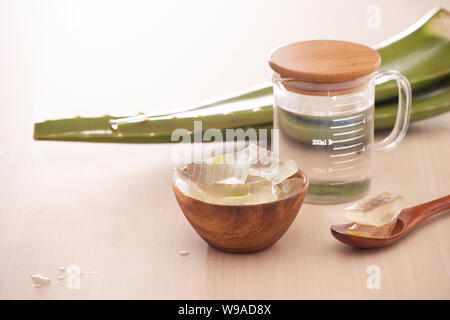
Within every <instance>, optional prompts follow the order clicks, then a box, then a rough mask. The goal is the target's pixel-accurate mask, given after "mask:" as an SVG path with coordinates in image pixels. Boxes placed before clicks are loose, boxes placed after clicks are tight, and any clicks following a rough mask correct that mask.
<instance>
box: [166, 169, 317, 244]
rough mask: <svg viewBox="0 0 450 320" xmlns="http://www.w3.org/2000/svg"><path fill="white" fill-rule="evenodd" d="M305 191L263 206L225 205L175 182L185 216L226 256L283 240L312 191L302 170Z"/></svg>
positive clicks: (297, 176)
mask: <svg viewBox="0 0 450 320" xmlns="http://www.w3.org/2000/svg"><path fill="white" fill-rule="evenodd" d="M291 178H301V179H303V181H304V185H303V187H302V188H301V189H300V190H299V191H297V192H296V193H294V194H293V195H291V196H289V197H287V198H284V199H281V200H277V201H273V202H268V203H263V204H252V205H221V204H213V203H208V202H204V201H201V200H198V199H195V198H192V197H190V196H188V195H186V194H185V193H183V192H182V191H181V190H180V189H179V188H178V187H177V186H176V185H175V183H174V182H172V187H173V191H174V193H175V197H176V198H177V201H178V204H179V205H180V208H181V210H182V211H183V213H184V216H185V217H186V219H187V220H188V221H189V223H190V224H191V225H192V227H193V228H194V229H195V231H197V233H198V234H199V235H200V237H202V238H203V240H205V241H206V242H207V243H208V244H209V245H211V246H212V247H214V248H216V249H218V250H222V251H226V252H240V253H244V252H255V251H260V250H263V249H266V248H268V247H270V246H271V245H272V244H274V243H275V242H276V241H277V240H278V239H280V238H281V237H282V236H283V234H284V233H285V232H286V231H287V229H288V228H289V226H290V225H291V224H292V222H293V221H294V219H295V217H296V216H297V213H298V211H299V210H300V207H301V205H302V203H303V199H304V198H305V195H306V191H307V190H308V185H309V179H308V176H307V175H306V174H305V173H304V172H303V171H301V170H298V172H297V173H296V174H294V175H292V176H291Z"/></svg>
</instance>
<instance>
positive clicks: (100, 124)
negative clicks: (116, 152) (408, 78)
mask: <svg viewBox="0 0 450 320" xmlns="http://www.w3.org/2000/svg"><path fill="white" fill-rule="evenodd" d="M197 112H200V111H197ZM183 115H184V117H181V116H183ZM111 119H117V117H111V116H108V115H105V116H103V117H95V118H81V117H77V118H73V119H59V120H48V121H45V122H40V123H36V124H35V132H34V138H35V139H36V140H60V141H90V142H133V143H152V142H171V136H172V132H173V131H174V130H176V129H185V130H187V131H190V132H192V131H193V130H194V121H195V120H202V131H205V130H207V129H211V128H214V129H219V130H222V134H225V129H228V128H244V129H248V128H250V127H252V128H254V129H256V130H257V133H259V132H258V130H259V129H271V128H272V106H271V105H267V104H266V105H260V106H259V107H255V108H252V109H244V110H240V111H236V112H229V113H227V114H223V113H220V114H217V113H213V114H209V115H208V114H205V115H204V116H198V115H195V116H190V117H189V113H185V114H180V115H177V117H174V116H165V117H156V118H151V119H149V120H147V121H143V122H141V123H133V124H124V125H121V126H120V128H119V130H117V131H113V130H111V128H110V126H109V120H111ZM249 119H250V120H249ZM268 134H270V132H268ZM224 137H225V136H224ZM191 139H193V138H192V135H191Z"/></svg>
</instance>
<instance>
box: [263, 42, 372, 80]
mask: <svg viewBox="0 0 450 320" xmlns="http://www.w3.org/2000/svg"><path fill="white" fill-rule="evenodd" d="M380 63H381V57H380V55H379V54H378V52H377V51H376V50H374V49H372V48H369V47H367V46H365V45H362V44H358V43H353V42H347V41H337V40H311V41H302V42H294V43H291V44H288V45H285V46H282V47H280V48H277V49H275V50H274V51H272V52H271V54H270V56H269V64H270V67H271V68H272V69H273V70H274V71H275V72H276V73H278V74H279V75H280V76H281V78H294V79H297V80H299V81H304V82H316V83H336V82H346V81H351V80H354V79H356V78H360V77H363V76H365V75H368V74H370V73H372V72H374V71H375V70H377V69H378V67H379V66H380Z"/></svg>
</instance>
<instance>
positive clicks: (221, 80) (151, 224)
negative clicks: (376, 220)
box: [0, 0, 450, 299]
mask: <svg viewBox="0 0 450 320" xmlns="http://www.w3.org/2000/svg"><path fill="white" fill-rule="evenodd" d="M157 3H158V4H157ZM372 4H373V1H370V0H366V1H341V2H339V4H337V2H335V1H332V0H323V1H314V2H310V1H305V2H302V1H295V2H294V1H292V2H287V1H286V2H279V1H265V2H264V5H262V4H261V2H260V1H245V2H242V1H227V2H226V4H225V3H224V2H211V1H200V0H199V1H197V0H196V1H195V3H194V4H193V3H192V2H189V3H186V4H184V2H181V1H177V2H171V1H167V2H148V1H143V2H132V3H130V2H129V1H127V2H118V1H114V2H113V1H105V2H101V1H89V2H69V1H63V0H61V1H54V2H50V1H49V2H45V4H43V2H39V1H0V18H1V19H0V21H1V22H2V28H1V29H0V44H1V45H0V46H1V48H0V49H1V50H0V63H1V68H0V70H1V72H0V89H1V90H0V111H1V116H0V298H2V299H14V298H26V299H51V298H56V299H66V298H70V299H72V298H73V299H81V298H87V299H91V298H124V299H134V298H138V299H140V298H150V299H165V298H186V299H196V298H212V299H215V298H221V299H227V298H231V299H233V298H236V299H245V298H254V299H258V298H261V299H263V298H267V299H271V298H273V299H278V298H286V299H291V298H292V299H303V298H343V299H359V298H368V299H376V298H388V299H390V298H446V299H449V298H450V233H449V230H450V215H449V214H448V213H442V214H440V215H437V216H436V217H433V218H432V219H430V220H429V221H428V222H426V223H425V224H424V225H423V226H422V227H420V228H419V229H417V230H416V231H414V232H413V233H412V234H410V235H409V236H408V237H407V238H405V239H403V240H402V241H401V242H399V243H398V244H396V245H393V246H391V247H388V248H385V249H380V250H355V249H351V248H349V247H346V246H344V245H343V244H341V243H338V242H337V241H336V240H334V238H333V237H332V236H331V235H330V232H329V226H330V225H331V224H335V223H340V222H342V221H344V219H343V216H342V209H343V208H344V207H345V206H346V205H335V206H313V205H306V204H305V205H304V206H303V207H302V209H301V210H300V213H299V215H298V217H297V218H296V220H295V221H294V223H293V225H292V226H291V228H290V229H289V230H288V232H287V233H286V234H285V235H284V236H283V238H281V239H280V241H279V242H277V243H276V244H275V245H274V246H273V247H271V248H270V249H268V250H266V251H263V252H260V253H256V254H244V255H235V254H226V253H222V252H219V251H216V250H214V249H212V248H210V247H209V246H208V245H207V244H206V243H205V242H204V241H203V240H202V239H201V238H200V237H199V236H198V235H197V234H196V233H195V231H194V230H193V229H192V228H191V226H190V225H189V223H188V222H187V220H186V219H185V218H184V216H183V214H182V213H181V211H180V209H179V207H178V205H177V203H176V201H175V198H174V195H173V193H172V190H171V186H170V179H171V175H172V167H173V166H172V164H171V161H170V152H171V150H172V148H173V145H169V144H157V145H119V144H88V143H61V142H35V141H33V140H32V124H33V121H34V120H41V119H42V117H48V116H52V117H58V116H62V115H74V114H82V115H85V114H89V112H90V111H92V112H93V113H100V114H102V113H104V112H108V113H111V114H122V113H126V114H133V113H134V112H136V111H140V110H143V109H144V111H147V110H148V111H152V110H154V109H160V108H161V106H168V107H170V106H178V105H183V104H188V103H192V102H195V101H198V100H200V99H203V98H208V97H213V96H216V95H219V94H223V93H227V92H229V91H231V90H235V89H239V88H245V87H247V86H250V85H253V84H257V83H261V82H266V81H268V80H269V79H270V69H269V68H268V66H267V62H266V59H267V53H268V52H269V50H270V49H271V48H273V47H276V46H278V45H281V44H282V43H285V42H289V41H295V40H304V39H314V38H334V39H343V40H351V41H357V42H362V43H365V44H369V45H373V44H376V43H378V42H380V41H381V40H384V39H386V38H388V37H390V36H393V35H394V34H396V33H398V32H400V31H402V30H404V29H405V28H406V27H408V26H410V25H411V24H412V23H413V22H415V21H416V20H417V19H419V18H420V17H421V16H423V15H424V14H425V13H426V12H427V11H428V10H430V9H431V8H432V7H433V6H435V5H444V6H447V8H448V5H449V2H448V0H430V1H426V2H424V1H415V2H414V4H413V5H412V4H411V0H404V1H396V2H395V3H394V2H392V1H389V0H383V1H381V0H380V1H377V5H378V6H379V8H380V10H381V19H382V20H381V26H380V29H369V28H368V27H367V26H366V22H367V19H368V14H367V9H368V6H369V5H372ZM199 6H201V7H202V10H197V8H198V7H199ZM325 8H326V9H325ZM281 21H283V23H281ZM323 21H327V23H323ZM205 26H207V28H205ZM330 26H334V27H330ZM187 62H188V63H187ZM170 70H177V74H176V77H175V78H174V74H172V73H171V72H167V71H170ZM141 106H148V107H147V108H143V109H141ZM152 107H153V108H154V109H152ZM449 141H450V114H446V115H442V116H439V117H436V118H433V119H429V120H425V121H422V122H420V123H417V124H414V125H413V126H412V127H411V128H410V130H409V132H408V133H407V135H406V138H405V139H404V141H402V142H401V143H400V145H399V146H398V147H397V148H396V149H394V150H393V151H391V152H388V153H383V154H377V155H375V156H374V161H373V164H374V165H373V186H372V189H371V195H375V194H376V193H378V192H381V191H385V190H389V191H392V192H397V193H399V194H402V195H404V197H405V200H406V205H408V206H409V205H415V204H418V203H421V202H425V201H429V200H432V199H435V198H438V197H442V196H444V195H447V194H448V193H450V142H449ZM180 250H187V251H190V255H188V256H180V255H178V254H177V253H178V252H179V251H180ZM70 265H76V266H79V267H80V268H81V270H82V271H102V273H101V274H96V275H94V274H92V275H85V276H83V277H82V281H81V287H80V289H74V290H69V289H68V288H67V287H65V286H64V287H63V286H60V285H57V284H56V283H55V282H56V281H57V278H58V275H59V271H58V267H61V266H65V267H67V266H70ZM370 265H377V266H379V268H380V270H381V289H380V290H369V289H368V288H367V286H366V281H367V278H368V277H369V274H367V273H366V270H367V268H368V266H370ZM29 272H33V273H34V272H36V273H41V274H43V275H46V276H49V277H50V278H51V279H52V280H53V283H52V284H51V285H50V286H48V287H45V288H41V289H36V288H33V287H32V286H31V285H32V282H31V280H30V278H29V276H28V273H29Z"/></svg>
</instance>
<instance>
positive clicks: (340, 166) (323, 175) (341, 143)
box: [271, 42, 411, 203]
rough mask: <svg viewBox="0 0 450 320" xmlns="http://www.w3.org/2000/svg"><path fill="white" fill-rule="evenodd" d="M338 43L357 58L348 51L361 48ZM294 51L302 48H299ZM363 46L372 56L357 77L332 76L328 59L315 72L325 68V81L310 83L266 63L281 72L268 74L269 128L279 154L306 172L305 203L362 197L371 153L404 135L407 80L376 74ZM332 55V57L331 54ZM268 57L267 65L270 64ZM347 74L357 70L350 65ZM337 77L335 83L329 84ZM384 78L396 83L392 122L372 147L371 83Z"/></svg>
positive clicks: (408, 99) (397, 75)
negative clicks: (272, 129) (271, 116)
mask: <svg viewBox="0 0 450 320" xmlns="http://www.w3.org/2000/svg"><path fill="white" fill-rule="evenodd" d="M339 44H342V42H340V43H339ZM343 45H344V47H346V46H350V49H349V50H350V51H351V52H350V56H352V57H353V59H357V57H358V55H355V53H354V52H353V51H354V50H353V49H357V51H358V52H357V53H358V54H359V53H360V52H361V47H360V46H361V45H357V44H351V43H350V44H349V43H346V42H343ZM353 45H355V46H356V48H355V47H354V46H353ZM288 46H289V45H288ZM335 46H336V43H334V42H332V43H326V44H325V46H324V47H325V51H327V50H330V49H333V48H334V47H335ZM299 47H300V48H302V46H301V45H300V46H299ZM299 47H297V51H298V48H299ZM362 47H363V48H362V49H363V50H362V52H363V53H365V52H366V51H367V52H369V54H370V55H371V57H372V56H373V61H374V63H372V65H371V66H370V68H366V69H365V71H364V72H361V73H358V72H353V74H357V76H347V77H342V75H341V77H340V78H339V77H336V74H337V73H336V71H334V70H336V69H333V66H330V64H333V63H339V61H338V62H336V61H334V60H335V59H336V58H333V59H331V61H330V59H328V60H327V61H324V65H325V68H322V69H320V70H325V72H326V70H328V72H329V73H328V76H326V77H324V78H325V81H328V82H317V80H318V79H319V80H320V79H321V78H320V77H319V78H317V77H316V79H313V80H315V81H316V82H312V81H311V80H310V79H311V75H308V76H305V75H304V74H300V76H299V74H298V73H295V72H294V73H291V74H289V72H286V70H283V69H280V68H277V66H275V67H274V66H273V64H271V66H272V68H273V69H274V70H276V71H280V73H281V74H280V73H278V72H276V71H275V72H274V74H273V85H274V127H275V128H277V129H279V150H280V153H282V154H286V155H287V156H288V157H290V158H292V159H295V160H296V161H297V164H298V166H299V167H300V168H301V169H302V170H304V171H305V172H306V173H307V174H308V176H309V178H310V186H309V190H308V194H307V196H306V201H307V202H310V203H337V202H345V201H351V200H355V199H358V198H360V197H362V196H364V195H365V194H367V193H368V191H369V189H370V184H371V176H370V169H371V161H372V154H373V152H380V151H387V150H390V149H392V148H394V147H395V146H396V145H397V144H398V143H399V142H400V140H401V139H402V138H403V137H404V135H405V133H406V131H407V128H408V123H409V116H410V108H411V88H410V85H409V82H408V80H407V79H406V78H405V77H404V76H403V75H402V74H400V73H399V72H397V71H393V70H384V71H375V70H376V69H377V68H378V65H379V62H377V58H378V59H379V56H378V54H377V53H376V51H375V50H372V49H370V48H368V47H365V46H362ZM319 48H323V46H319ZM278 50H279V49H278ZM352 50H353V51H352ZM332 51H333V52H334V54H335V52H336V51H335V50H332ZM338 51H339V50H338ZM344 51H345V50H344ZM372 51H373V52H375V54H374V53H373V52H372ZM346 54H348V52H344V53H343V55H344V56H345V55H346ZM303 56H304V52H303ZM316 56H317V53H316ZM319 56H320V54H319ZM335 56H336V54H335ZM272 57H273V54H272ZM272 57H271V59H272V60H271V62H272V61H274V59H273V58H272ZM278 58H279V57H278ZM344 61H346V60H344ZM341 64H342V63H341ZM344 64H345V63H344ZM349 64H351V62H349ZM285 65H286V63H285ZM297 68H298V66H297ZM310 70H311V69H310ZM338 70H340V69H339V68H338ZM352 70H359V69H358V67H356V69H355V67H354V66H353V69H352ZM367 70H368V71H369V73H367V72H368V71H367ZM302 71H304V69H302ZM313 71H315V70H313ZM344 71H345V69H344ZM333 72H334V73H333ZM283 73H284V75H282V74H283ZM330 73H331V76H330V75H329V74H330ZM363 73H366V74H363ZM317 74H318V73H317V72H316V73H314V74H313V75H317ZM324 74H325V75H326V74H327V73H324ZM336 78H339V79H340V81H335V82H331V81H333V80H335V79H336ZM389 80H395V81H396V82H397V84H398V87H399V107H398V113H397V119H396V122H395V125H394V128H393V130H392V132H391V133H390V134H389V135H388V136H387V138H385V139H384V140H383V141H381V142H379V143H377V144H374V102H375V85H376V84H380V83H383V82H386V81H389Z"/></svg>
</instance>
